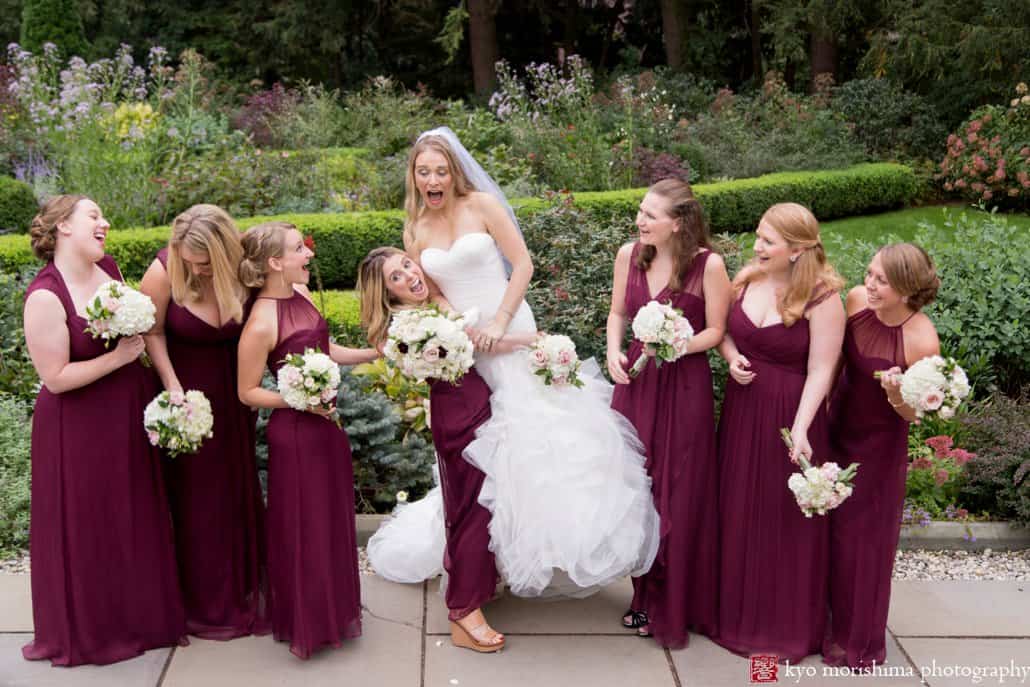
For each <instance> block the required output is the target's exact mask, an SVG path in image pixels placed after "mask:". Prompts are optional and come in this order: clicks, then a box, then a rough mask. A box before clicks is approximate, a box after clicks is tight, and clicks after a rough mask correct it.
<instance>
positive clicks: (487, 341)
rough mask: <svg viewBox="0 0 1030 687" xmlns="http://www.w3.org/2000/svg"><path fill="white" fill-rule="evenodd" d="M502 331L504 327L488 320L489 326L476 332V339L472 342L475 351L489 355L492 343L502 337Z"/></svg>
mask: <svg viewBox="0 0 1030 687" xmlns="http://www.w3.org/2000/svg"><path fill="white" fill-rule="evenodd" d="M504 331H505V327H504V325H502V324H501V323H500V322H498V321H497V320H490V323H489V324H487V325H486V326H485V327H483V328H482V329H480V330H479V331H478V332H476V338H475V339H474V340H473V343H474V344H475V346H476V350H477V351H484V352H486V353H489V352H490V349H491V348H493V345H494V343H496V342H497V340H498V339H500V338H501V337H502V336H504Z"/></svg>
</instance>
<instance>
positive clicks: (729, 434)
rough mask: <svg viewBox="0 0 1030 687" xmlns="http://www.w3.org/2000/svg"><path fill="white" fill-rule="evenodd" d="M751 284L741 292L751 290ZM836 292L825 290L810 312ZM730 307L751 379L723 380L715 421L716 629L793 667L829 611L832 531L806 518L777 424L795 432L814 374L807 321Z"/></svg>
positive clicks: (822, 416) (726, 640)
mask: <svg viewBox="0 0 1030 687" xmlns="http://www.w3.org/2000/svg"><path fill="white" fill-rule="evenodd" d="M746 291H747V287H745V289H744V292H745V293H746ZM828 297H836V294H835V293H823V294H822V295H821V296H819V297H817V298H816V299H814V300H813V301H812V302H811V303H810V304H809V306H808V307H812V306H814V305H816V304H817V303H819V302H821V301H822V300H824V299H825V298H828ZM742 302H743V294H742V295H741V297H739V298H738V299H737V300H736V302H735V303H734V304H733V307H732V308H731V309H730V316H729V322H728V324H727V331H728V332H729V334H730V336H732V337H733V341H734V343H736V345H737V349H738V350H739V351H740V352H741V353H742V354H744V355H745V356H746V357H747V358H748V360H750V361H751V370H752V371H753V372H754V373H755V378H754V380H753V381H752V382H751V383H750V384H748V385H746V386H742V385H740V384H738V383H737V382H735V381H733V379H732V377H730V378H727V381H726V398H725V401H724V402H723V407H722V415H721V417H720V418H719V519H720V528H719V529H720V537H721V547H720V549H721V563H720V575H719V579H720V591H719V613H720V615H719V633H718V636H717V637H715V640H716V641H717V642H718V643H719V644H721V645H722V646H723V647H725V648H727V649H729V650H730V651H733V652H736V653H739V654H745V655H747V654H753V653H764V654H771V655H775V656H777V657H778V659H779V660H780V661H787V660H789V661H791V662H796V661H799V660H801V659H802V658H803V657H805V656H807V655H809V654H812V653H815V652H817V651H819V647H820V646H821V642H822V639H823V630H824V627H825V624H826V612H827V602H826V598H827V589H826V588H827V582H826V579H827V577H826V576H827V570H828V564H829V537H828V534H829V528H828V525H829V523H828V520H827V518H826V517H825V516H813V517H811V518H806V517H805V516H804V514H803V513H802V512H801V509H800V508H798V505H797V502H796V501H795V500H794V495H793V494H792V493H791V491H790V489H788V488H787V479H788V478H789V477H790V475H791V473H793V472H796V471H797V470H798V469H799V468H798V467H797V466H795V465H794V464H793V463H791V462H790V457H789V455H788V451H787V448H786V446H785V445H784V443H783V440H782V439H781V438H780V428H781V427H786V428H788V429H789V428H790V427H792V426H793V424H794V415H795V413H796V412H797V409H798V404H799V403H800V402H801V392H802V390H803V388H804V385H805V379H806V378H807V369H808V348H809V345H808V344H809V341H808V337H809V324H808V320H807V319H805V318H804V317H802V318H801V319H799V320H798V321H797V322H795V323H794V324H793V325H792V326H790V327H787V326H785V325H784V324H783V323H782V322H781V323H777V324H770V325H767V326H764V327H757V326H755V324H754V323H753V322H752V321H751V320H750V319H749V318H748V316H747V314H746V313H745V312H744V310H743V307H742V305H741V304H742ZM824 408H825V404H823V403H820V404H819V410H818V412H817V413H816V415H815V418H814V419H813V420H812V425H811V427H809V430H808V440H809V443H810V444H811V446H812V451H813V462H814V463H815V464H819V463H821V462H822V461H825V460H829V459H830V456H829V437H828V427H827V417H826V413H825V410H824Z"/></svg>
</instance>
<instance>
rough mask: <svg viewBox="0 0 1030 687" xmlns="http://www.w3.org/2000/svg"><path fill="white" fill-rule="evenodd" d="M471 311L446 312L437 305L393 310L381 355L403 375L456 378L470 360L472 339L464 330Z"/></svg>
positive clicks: (464, 370) (416, 377) (466, 369)
mask: <svg viewBox="0 0 1030 687" xmlns="http://www.w3.org/2000/svg"><path fill="white" fill-rule="evenodd" d="M469 317H471V315H456V314H445V313H442V312H440V310H439V308H437V307H436V306H432V305H430V306H425V307H421V308H414V309H411V310H400V311H398V312H396V313H394V315H393V318H392V319H391V321H390V328H389V330H387V338H386V344H385V345H384V346H383V355H384V356H385V357H386V360H387V362H389V363H390V364H391V365H393V366H394V367H396V368H397V369H399V370H400V371H401V373H402V374H403V375H404V376H405V377H409V378H411V379H414V380H416V381H419V382H423V381H425V380H426V379H430V378H432V379H440V380H443V381H446V382H451V383H452V384H453V383H454V382H457V381H458V380H459V379H461V377H462V375H464V374H465V373H466V372H468V371H469V369H470V368H471V367H472V363H473V357H472V354H473V346H472V340H471V339H470V338H469V336H468V334H466V333H465V325H466V322H467V320H468V319H469Z"/></svg>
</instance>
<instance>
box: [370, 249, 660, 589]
mask: <svg viewBox="0 0 1030 687" xmlns="http://www.w3.org/2000/svg"><path fill="white" fill-rule="evenodd" d="M421 258H422V269H423V271H424V272H425V273H426V274H427V275H428V276H429V277H430V278H432V279H433V281H435V282H436V284H437V285H438V286H439V287H440V290H441V291H442V292H443V295H444V296H445V297H446V298H447V300H448V301H450V303H451V305H452V306H453V307H454V308H455V309H456V310H458V311H460V312H465V311H468V310H471V309H473V308H475V309H478V310H479V312H480V313H481V314H482V316H483V320H482V321H483V322H488V321H489V320H490V319H491V318H492V317H493V315H494V314H495V313H496V312H497V309H498V307H499V306H500V304H501V301H502V299H503V296H504V292H505V289H506V288H507V286H508V280H507V278H506V276H505V269H504V264H503V262H502V260H501V256H500V253H499V252H498V250H497V246H496V244H495V242H494V240H493V237H491V236H490V235H489V234H485V233H471V234H465V235H463V236H461V237H459V238H458V240H457V241H455V242H454V244H453V245H452V246H451V248H450V249H449V250H442V249H438V248H428V249H426V250H424V251H423V252H422V256H421ZM508 331H509V332H535V331H536V322H535V321H534V319H533V313H532V311H531V310H530V308H529V306H528V305H527V304H526V303H525V302H524V301H523V303H522V304H521V305H520V306H519V308H518V310H517V312H516V313H515V316H514V317H513V318H512V321H511V324H510V325H509V327H508ZM527 355H528V354H527V353H526V351H516V352H514V353H506V354H496V355H491V354H477V356H476V363H475V365H476V369H477V370H478V371H479V374H480V375H481V376H482V377H483V379H484V380H485V381H486V383H487V385H489V387H490V390H491V392H492V395H491V398H490V406H491V415H492V416H491V419H490V420H488V421H487V422H485V423H484V424H483V425H482V426H480V428H479V429H478V430H477V432H476V439H475V440H474V441H473V442H472V443H471V444H469V446H468V447H467V448H466V449H465V452H464V456H465V459H466V460H468V461H470V462H471V463H473V464H474V465H476V466H477V467H478V468H479V469H480V470H482V471H483V472H484V473H485V475H486V478H485V480H484V481H483V486H482V489H481V491H480V495H479V502H480V503H481V504H482V505H483V506H485V507H486V508H487V509H488V510H489V511H490V512H491V520H490V550H491V551H493V553H494V555H495V558H496V561H497V567H498V571H499V572H500V574H501V576H502V578H503V581H504V582H505V583H506V584H507V585H508V587H509V588H510V589H511V591H512V592H513V593H515V594H517V595H519V596H551V595H563V596H585V595H588V594H590V593H592V592H594V591H596V590H597V589H599V588H600V587H602V586H604V585H606V584H609V583H611V582H613V581H614V580H615V579H617V578H619V577H622V576H624V575H640V574H643V573H644V572H646V571H647V570H648V569H650V567H651V564H652V563H653V562H654V557H655V554H656V552H657V550H658V539H659V534H658V530H659V522H658V514H657V512H656V511H655V508H654V503H653V500H652V496H651V479H650V478H649V477H648V475H647V473H646V471H645V470H644V460H645V458H644V455H643V448H642V446H641V444H640V440H639V439H638V438H637V435H636V432H635V431H634V429H633V427H632V425H630V423H629V422H628V421H627V420H626V419H625V418H624V417H623V416H622V415H620V414H619V413H617V412H615V411H613V410H612V409H611V408H610V403H611V396H612V386H611V385H610V384H609V383H608V382H607V381H605V380H604V378H603V377H601V375H600V371H599V370H598V369H597V365H596V363H594V362H593V361H592V360H590V361H587V362H586V363H584V366H583V367H584V370H583V371H581V375H580V376H581V378H582V379H583V381H584V382H585V386H584V387H583V388H580V389H577V388H574V387H563V388H556V387H553V386H545V385H544V384H543V383H542V381H541V380H540V378H539V377H537V376H535V375H534V374H533V373H532V372H531V371H530V368H529V364H528V361H527ZM591 366H592V370H591ZM442 510H443V504H442V499H441V497H440V494H439V489H438V488H437V489H434V490H433V491H431V492H430V493H429V494H428V495H427V496H426V497H425V498H424V499H422V500H421V501H419V502H416V503H412V504H408V505H406V506H404V507H402V508H401V509H398V511H397V512H395V516H394V517H393V518H392V519H390V520H389V521H388V522H386V523H385V524H384V525H383V527H382V528H381V529H380V530H379V532H377V533H376V534H375V535H374V536H373V537H372V539H371V540H370V541H369V545H368V553H369V558H370V562H371V564H372V566H373V567H374V568H375V570H376V572H377V573H379V574H380V575H382V576H383V577H386V578H387V579H391V580H394V581H398V582H418V581H421V580H423V579H426V578H428V577H431V576H433V575H435V574H438V573H439V572H441V571H442V563H443V561H442V558H443V556H442V551H443V547H444V530H443V527H442V525H441V523H442V521H443V517H442Z"/></svg>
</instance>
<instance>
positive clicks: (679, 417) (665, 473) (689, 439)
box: [612, 244, 719, 649]
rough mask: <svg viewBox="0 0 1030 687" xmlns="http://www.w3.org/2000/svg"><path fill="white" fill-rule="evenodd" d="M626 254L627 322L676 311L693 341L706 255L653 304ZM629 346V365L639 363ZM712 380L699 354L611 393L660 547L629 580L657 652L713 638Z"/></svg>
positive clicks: (700, 323)
mask: <svg viewBox="0 0 1030 687" xmlns="http://www.w3.org/2000/svg"><path fill="white" fill-rule="evenodd" d="M639 249H640V244H637V245H636V246H635V247H634V248H633V257H632V259H631V263H630V270H629V275H628V277H627V282H626V300H625V305H626V313H627V316H628V317H629V318H630V321H632V318H633V317H634V316H636V314H637V311H638V310H639V309H640V308H641V307H643V306H644V305H646V304H647V303H649V302H650V301H651V300H658V301H661V302H663V303H665V302H671V304H672V306H673V307H675V308H679V309H680V310H682V311H683V315H684V316H685V317H686V318H687V319H688V320H689V321H690V325H691V326H692V327H693V328H694V331H695V332H699V331H701V330H703V329H705V327H706V326H707V325H706V323H705V301H704V290H703V279H704V272H705V264H706V263H707V261H708V256H709V255H711V251H703V252H701V253H698V255H697V256H696V257H695V258H694V261H693V262H692V263H691V265H690V267H689V268H688V269H687V271H686V273H685V274H684V275H683V281H682V290H681V291H679V292H673V291H670V290H669V289H668V287H666V288H664V289H662V290H661V292H659V293H658V294H657V295H656V296H655V298H654V299H652V298H651V294H650V291H649V289H648V285H647V275H646V273H645V272H644V271H643V270H641V269H640V268H639V267H637V266H636V256H637V251H638V250H639ZM641 352H642V345H641V343H640V342H639V341H636V340H634V341H633V343H632V344H631V345H630V347H629V351H628V353H627V357H628V358H629V363H630V365H632V364H633V362H634V361H635V360H636V359H637V358H638V357H639V356H640V355H641ZM713 406H714V400H713V395H712V371H711V368H710V367H709V365H708V357H707V355H706V354H704V353H695V354H692V355H686V356H683V357H682V358H680V359H679V360H677V361H676V362H674V363H663V364H662V366H661V367H660V368H656V366H655V364H654V362H649V363H648V364H647V366H646V367H645V368H644V370H643V371H642V372H641V373H640V375H639V376H638V377H636V378H635V379H634V380H633V381H632V382H630V383H629V384H617V385H615V392H614V395H613V398H612V408H614V409H615V410H617V411H619V412H620V413H622V414H623V415H624V416H626V418H627V419H628V420H629V421H630V422H631V423H632V424H633V426H634V427H635V428H636V430H637V434H638V435H639V436H640V440H641V441H642V442H643V443H644V447H645V448H646V450H647V465H646V467H647V471H648V474H649V475H650V476H651V490H652V493H653V495H654V501H655V508H656V509H657V510H658V514H659V517H660V518H661V541H660V543H659V547H658V556H657V557H656V559H655V562H654V565H653V566H652V567H651V570H650V571H649V572H647V573H646V574H644V575H642V576H640V577H637V578H634V580H633V601H632V604H631V608H632V609H633V610H637V611H640V610H643V611H646V612H647V614H648V617H649V621H650V631H651V633H652V635H653V636H654V638H655V640H656V641H657V642H658V643H659V644H661V645H662V646H666V647H669V648H673V649H679V648H683V647H685V646H686V645H687V640H688V638H687V632H688V629H691V630H694V631H696V632H701V633H704V634H711V633H713V632H714V631H715V627H716V622H717V620H718V597H717V591H718V587H719V580H718V532H717V527H718V507H717V503H716V497H717V492H718V488H717V478H718V468H717V464H716V453H715V418H714V409H713Z"/></svg>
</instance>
